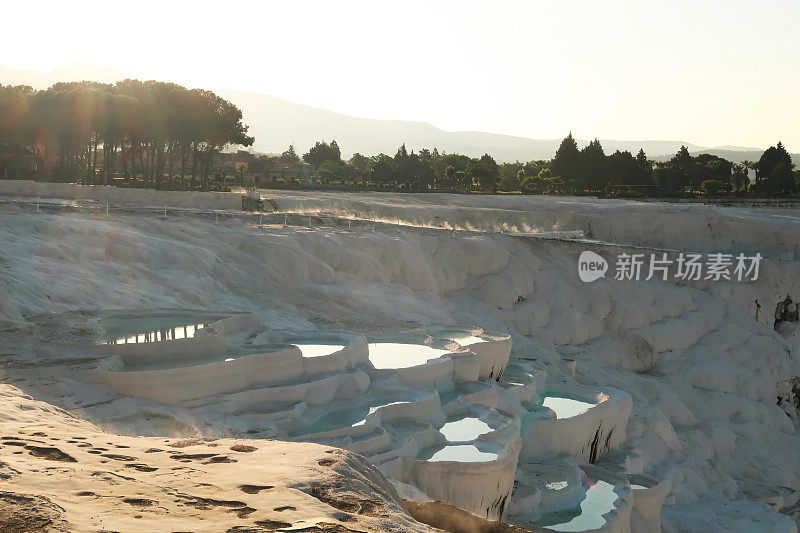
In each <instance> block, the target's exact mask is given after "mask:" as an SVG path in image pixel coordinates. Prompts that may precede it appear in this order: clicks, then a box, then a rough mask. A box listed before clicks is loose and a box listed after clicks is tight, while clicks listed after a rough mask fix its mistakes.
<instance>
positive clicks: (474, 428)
mask: <svg viewBox="0 0 800 533" xmlns="http://www.w3.org/2000/svg"><path fill="white" fill-rule="evenodd" d="M490 431H492V427H491V426H490V425H489V424H487V423H486V422H484V421H483V420H481V419H479V418H477V417H474V416H468V417H464V418H462V419H460V420H455V421H453V422H447V423H446V424H445V425H443V426H442V428H441V429H440V430H439V432H440V433H441V434H442V435H444V438H446V439H447V440H449V441H450V442H464V441H469V440H475V439H477V438H478V437H479V436H481V435H483V434H485V433H489V432H490Z"/></svg>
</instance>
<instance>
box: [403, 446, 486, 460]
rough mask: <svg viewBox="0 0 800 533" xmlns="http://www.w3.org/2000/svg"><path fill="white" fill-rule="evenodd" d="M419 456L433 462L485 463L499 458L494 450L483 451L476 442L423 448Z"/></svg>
mask: <svg viewBox="0 0 800 533" xmlns="http://www.w3.org/2000/svg"><path fill="white" fill-rule="evenodd" d="M419 458H420V459H422V460H424V461H431V462H439V461H457V462H459V463H485V462H486V461H494V460H495V459H497V454H496V453H494V452H482V451H481V450H479V449H478V447H477V446H475V445H474V444H453V445H448V446H436V447H432V448H428V449H427V450H423V451H422V452H421V453H420V456H419Z"/></svg>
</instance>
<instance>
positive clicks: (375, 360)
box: [369, 342, 449, 369]
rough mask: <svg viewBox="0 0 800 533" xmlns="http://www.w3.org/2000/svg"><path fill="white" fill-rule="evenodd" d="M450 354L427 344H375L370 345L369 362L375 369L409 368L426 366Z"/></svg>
mask: <svg viewBox="0 0 800 533" xmlns="http://www.w3.org/2000/svg"><path fill="white" fill-rule="evenodd" d="M446 353H449V350H442V349H439V348H432V347H430V346H427V345H425V344H406V343H399V342H373V343H370V345H369V360H370V362H371V363H372V365H373V366H374V367H375V368H378V369H392V368H409V367H412V366H418V365H424V364H425V363H427V362H428V361H430V360H431V359H436V358H437V357H441V356H442V355H444V354H446Z"/></svg>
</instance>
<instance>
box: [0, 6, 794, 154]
mask: <svg viewBox="0 0 800 533" xmlns="http://www.w3.org/2000/svg"><path fill="white" fill-rule="evenodd" d="M3 19H4V23H3V28H2V31H0V50H2V55H0V64H2V65H4V66H7V67H11V68H16V69H34V70H52V69H55V68H58V67H60V66H64V65H66V64H68V63H74V62H85V63H92V64H97V65H102V66H107V67H113V68H115V69H118V70H121V71H123V72H125V73H129V74H131V75H133V76H136V77H140V78H143V79H144V78H148V79H150V78H152V79H159V80H164V81H174V82H177V83H182V84H185V85H188V86H192V87H204V88H209V89H226V88H229V89H240V90H245V91H252V92H261V93H266V94H271V95H274V96H278V97H281V98H285V99H288V100H292V101H294V102H298V103H301V104H306V105H313V106H317V107H322V108H325V109H330V110H333V111H338V112H341V113H347V114H351V115H357V116H363V117H369V118H392V119H404V120H419V121H424V122H430V123H432V124H434V125H436V126H438V127H440V128H443V129H446V130H479V131H488V132H493V133H507V134H512V135H520V136H525V137H533V138H540V139H541V138H558V137H563V136H564V134H565V133H566V132H567V131H569V130H572V131H573V133H574V134H575V135H576V136H577V137H581V138H589V137H599V138H606V139H619V140H647V139H665V140H683V141H687V142H692V143H695V144H700V145H705V146H719V145H729V144H730V145H739V146H756V147H766V146H769V145H771V144H774V143H775V142H776V141H777V140H779V139H780V140H783V142H784V144H785V145H786V146H787V147H788V148H789V149H790V150H792V151H795V152H800V31H798V28H797V25H798V23H800V1H797V0H785V1H778V0H759V1H744V0H713V1H703V0H692V1H684V0H670V1H658V2H657V1H648V0H638V1H633V0H631V1H622V0H592V1H567V0H550V1H538V0H520V1H511V0H509V1H497V0H494V1H490V0H486V1H483V2H476V1H465V0H458V1H433V0H428V1H427V2H422V1H404V2H386V1H379V0H370V1H344V0H337V1H320V2H304V1H295V0H284V1H281V2H272V1H261V2H255V1H254V2H237V1H228V2H202V1H170V0H161V1H157V2H152V1H137V2H114V1H108V0H105V1H103V2H85V1H77V0H73V1H70V2H65V1H63V0H61V1H58V2H48V1H40V2H23V1H16V0H14V1H12V2H6V3H5V5H4V6H3Z"/></svg>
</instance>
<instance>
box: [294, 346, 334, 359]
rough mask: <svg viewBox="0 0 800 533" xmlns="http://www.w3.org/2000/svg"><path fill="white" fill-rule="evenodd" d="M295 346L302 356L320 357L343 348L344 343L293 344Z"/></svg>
mask: <svg viewBox="0 0 800 533" xmlns="http://www.w3.org/2000/svg"><path fill="white" fill-rule="evenodd" d="M295 346H297V347H298V348H300V352H301V353H302V354H303V357H322V356H323V355H330V354H332V353H333V352H338V351H339V350H341V349H342V348H344V344H295Z"/></svg>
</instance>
